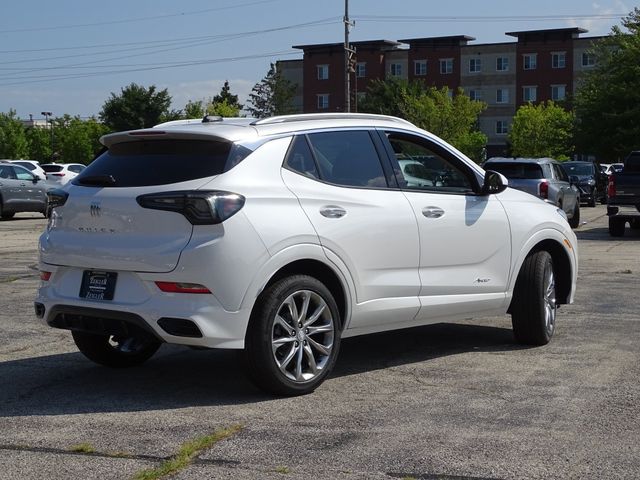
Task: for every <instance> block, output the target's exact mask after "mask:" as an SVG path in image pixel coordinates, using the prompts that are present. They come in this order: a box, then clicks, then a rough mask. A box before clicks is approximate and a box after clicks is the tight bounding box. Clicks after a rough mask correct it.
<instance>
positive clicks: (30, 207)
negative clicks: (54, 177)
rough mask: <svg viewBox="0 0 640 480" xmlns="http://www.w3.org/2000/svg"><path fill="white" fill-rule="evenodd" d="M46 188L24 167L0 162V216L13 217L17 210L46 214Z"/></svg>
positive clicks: (3, 217) (4, 217)
mask: <svg viewBox="0 0 640 480" xmlns="http://www.w3.org/2000/svg"><path fill="white" fill-rule="evenodd" d="M47 189H48V187H47V186H46V185H45V184H44V182H42V181H41V180H40V179H39V178H38V177H36V176H35V175H34V174H33V173H31V172H30V171H29V170H27V169H26V168H24V167H21V166H20V165H15V164H13V163H11V162H0V218H2V219H8V218H13V216H14V215H15V214H16V213H19V212H40V213H42V214H43V215H45V216H47V213H48V210H47V206H48V202H47Z"/></svg>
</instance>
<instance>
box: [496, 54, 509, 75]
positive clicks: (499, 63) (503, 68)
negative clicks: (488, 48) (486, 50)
mask: <svg viewBox="0 0 640 480" xmlns="http://www.w3.org/2000/svg"><path fill="white" fill-rule="evenodd" d="M496 70H497V71H498V72H508V71H509V57H498V58H496Z"/></svg>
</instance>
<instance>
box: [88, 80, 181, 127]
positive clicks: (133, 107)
mask: <svg viewBox="0 0 640 480" xmlns="http://www.w3.org/2000/svg"><path fill="white" fill-rule="evenodd" d="M170 105H171V96H170V95H169V92H168V91H167V89H166V88H165V89H164V90H160V91H159V92H156V87H155V85H151V86H150V87H149V88H148V89H147V88H145V87H143V86H140V85H137V84H135V83H132V84H131V85H128V86H127V87H124V88H122V89H121V93H120V95H116V94H115V93H113V92H111V97H109V99H108V100H107V101H106V102H105V103H104V105H103V106H102V110H101V111H100V119H101V120H102V122H103V123H104V124H105V125H106V126H107V127H108V128H109V129H111V130H113V131H120V130H133V129H136V128H149V127H152V126H154V125H156V124H157V123H160V122H162V121H165V120H167V119H170V118H172V117H175V116H176V115H175V114H176V113H177V112H173V113H172V112H171V111H170V110H169V107H170Z"/></svg>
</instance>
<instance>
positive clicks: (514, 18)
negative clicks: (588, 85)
mask: <svg viewBox="0 0 640 480" xmlns="http://www.w3.org/2000/svg"><path fill="white" fill-rule="evenodd" d="M627 15H628V13H606V14H604V13H603V14H585V15H486V16H482V15H468V16H464V15H453V16H438V15H429V16H419V15H354V17H355V19H356V20H357V21H359V22H385V23H413V22H425V23H439V22H454V21H455V22H521V21H536V20H540V21H566V20H615V19H619V18H623V17H625V16H627Z"/></svg>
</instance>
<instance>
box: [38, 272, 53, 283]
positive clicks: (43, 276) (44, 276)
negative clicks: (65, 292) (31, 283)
mask: <svg viewBox="0 0 640 480" xmlns="http://www.w3.org/2000/svg"><path fill="white" fill-rule="evenodd" d="M50 278H51V272H45V271H44V270H40V280H42V281H43V282H48V281H49V279H50Z"/></svg>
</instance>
